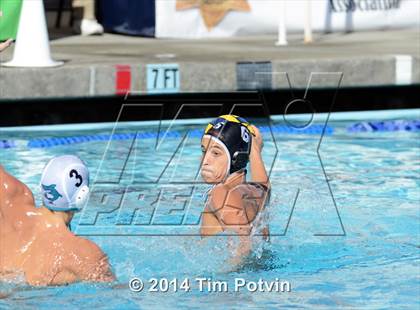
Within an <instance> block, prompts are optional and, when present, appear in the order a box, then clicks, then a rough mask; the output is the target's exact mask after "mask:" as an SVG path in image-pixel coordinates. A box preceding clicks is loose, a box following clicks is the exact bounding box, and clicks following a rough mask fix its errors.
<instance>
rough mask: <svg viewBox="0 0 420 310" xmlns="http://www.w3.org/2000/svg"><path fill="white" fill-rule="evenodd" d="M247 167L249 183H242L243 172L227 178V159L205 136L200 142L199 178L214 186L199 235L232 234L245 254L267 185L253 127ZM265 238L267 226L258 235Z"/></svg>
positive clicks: (219, 147)
mask: <svg viewBox="0 0 420 310" xmlns="http://www.w3.org/2000/svg"><path fill="white" fill-rule="evenodd" d="M254 131H255V132H256V136H255V137H253V141H252V147H251V153H250V166H251V167H250V168H251V181H252V182H255V183H259V184H261V185H263V186H259V185H258V184H250V183H247V182H246V179H245V173H244V171H242V170H240V171H237V172H235V173H232V174H231V175H229V176H227V168H228V165H229V162H228V156H227V154H226V152H225V150H224V149H223V147H221V146H220V145H219V143H217V142H215V141H214V140H211V139H210V138H208V137H203V138H202V140H201V148H202V152H203V158H202V164H201V176H202V178H203V180H204V181H205V182H206V183H210V184H214V187H213V188H212V190H211V191H210V192H209V194H208V199H207V204H206V206H205V209H204V211H203V213H202V215H203V216H202V224H201V230H200V232H201V235H202V236H210V235H215V234H218V233H220V232H223V231H229V232H233V233H236V234H238V235H239V236H240V238H241V239H242V241H243V247H242V248H243V251H244V252H249V250H250V242H249V235H250V233H251V230H252V228H253V224H254V220H255V219H256V216H257V214H258V213H259V212H260V211H261V210H262V209H263V208H264V205H265V203H266V200H267V197H268V193H269V191H270V183H269V181H268V177H267V174H266V171H265V168H264V163H263V161H262V157H261V149H262V137H261V134H260V133H259V131H258V129H257V128H256V127H255V126H254ZM260 233H262V234H263V235H265V236H266V237H268V226H266V227H265V228H263V229H262V231H261V232H260Z"/></svg>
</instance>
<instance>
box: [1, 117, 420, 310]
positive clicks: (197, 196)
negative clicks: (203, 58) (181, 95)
mask: <svg viewBox="0 0 420 310" xmlns="http://www.w3.org/2000/svg"><path fill="white" fill-rule="evenodd" d="M406 114H407V115H406V116H404V118H406V119H420V112H419V110H414V111H411V112H410V113H406ZM358 117H359V119H360V118H361V119H365V120H372V119H373V118H371V115H366V116H364V115H363V113H362V114H359V115H358ZM388 118H392V112H391V113H389V114H388ZM273 119H274V121H273V124H272V126H274V127H275V126H280V125H281V126H283V125H285V123H284V120H283V119H282V118H273ZM336 119H338V118H336ZM399 119H401V118H399ZM324 122H325V118H324V119H322V118H318V119H317V118H316V119H315V123H314V124H313V125H312V126H321V127H322V126H323V125H324ZM352 123H354V120H351V118H350V119H348V120H345V119H344V120H335V118H334V117H332V118H331V120H330V121H329V123H328V126H329V127H328V128H329V130H328V131H327V132H326V134H325V135H324V136H323V138H322V143H321V144H319V143H320V138H321V134H320V132H316V131H315V132H313V133H308V132H306V133H301V134H300V133H299V132H295V131H293V132H289V133H287V132H284V131H279V130H273V131H272V132H271V131H270V130H269V128H268V127H267V128H265V129H264V130H263V135H264V150H263V158H264V161H265V164H266V167H267V169H268V170H269V171H270V179H271V183H272V195H271V200H270V204H269V205H268V207H267V210H268V214H267V217H268V220H269V225H270V230H271V234H272V236H271V240H270V243H263V242H261V240H260V239H259V238H258V236H255V237H254V239H255V240H254V249H253V253H252V255H251V256H250V257H249V258H247V259H246V261H244V262H242V263H241V264H240V265H235V264H233V263H232V257H234V249H235V247H237V240H236V237H235V236H229V235H226V234H222V235H219V236H217V237H212V238H206V239H204V240H202V239H201V238H200V237H199V236H198V230H199V220H200V217H199V216H200V212H201V211H202V209H203V205H204V203H205V197H206V195H205V194H206V191H207V190H208V188H209V186H208V185H205V184H202V183H201V180H200V177H199V174H198V171H199V164H200V156H201V150H200V138H199V135H197V134H191V133H193V132H194V130H198V129H200V130H201V129H202V128H203V127H204V125H205V121H203V122H201V123H200V121H196V122H195V123H194V122H191V123H188V124H186V123H181V122H180V123H179V124H178V123H175V124H172V127H171V128H170V130H171V131H174V130H175V131H176V132H177V133H179V135H167V136H165V137H164V135H161V138H160V139H159V140H158V141H156V139H154V138H153V137H146V135H143V136H142V137H143V138H138V139H115V140H111V141H100V140H95V141H87V142H81V143H71V144H66V145H56V146H50V147H32V148H31V147H28V141H30V140H33V139H36V138H51V137H74V136H86V135H90V136H92V135H105V134H106V135H110V134H112V133H113V131H112V130H113V127H112V126H104V127H103V128H100V127H97V128H95V129H93V128H91V129H88V127H87V126H85V127H84V126H79V127H77V128H76V127H74V128H67V129H66V130H60V129H59V128H60V127H56V129H55V130H51V129H48V128H46V127H39V128H38V129H33V130H30V131H29V130H5V129H3V130H2V129H0V140H2V139H8V140H12V141H14V147H12V148H7V149H0V163H1V164H2V165H3V166H4V167H5V168H6V170H8V171H9V172H10V173H11V174H13V175H15V176H16V177H17V178H18V179H20V180H21V181H23V182H24V183H26V184H27V185H28V186H29V187H30V188H31V190H33V192H34V195H35V196H36V197H37V198H36V201H37V203H38V204H39V203H40V200H39V193H40V191H39V186H38V184H39V179H40V176H41V172H42V169H43V167H44V165H45V163H46V162H47V161H48V160H49V159H50V158H51V157H52V156H56V155H62V154H77V155H78V156H79V157H81V158H82V159H83V160H84V161H85V162H86V163H87V165H88V166H89V168H90V171H91V188H92V195H91V198H90V200H89V202H88V204H87V205H86V206H85V209H84V211H82V212H81V213H79V214H78V215H77V216H76V217H75V219H74V220H73V222H72V230H73V231H75V232H76V234H79V235H82V236H84V237H86V238H89V239H91V240H92V241H94V242H96V243H97V244H98V245H99V246H100V247H101V248H102V249H103V250H104V252H105V253H107V255H108V256H109V259H110V263H111V265H112V268H113V271H114V272H115V274H116V277H117V281H116V282H115V283H112V284H92V283H77V284H72V285H68V286H63V287H47V288H33V287H29V286H26V285H24V284H16V283H4V282H3V283H0V308H1V309H3V308H5V309H7V308H19V309H25V308H34V307H36V308H40V309H46V308H51V307H52V308H74V307H81V306H83V307H86V308H91V307H97V308H106V309H108V308H109V309H129V308H140V309H148V308H175V307H185V308H198V307H210V308H227V309H240V308H263V309H277V308H279V307H281V306H283V307H291V308H299V309H301V308H307V309H313V308H319V309H325V308H331V309H336V308H352V309H354V308H357V309H385V308H390V309H400V308H405V309H414V308H416V307H418V301H419V292H420V285H419V283H420V282H419V277H420V264H419V258H420V251H419V239H418V238H419V233H420V222H419V216H420V209H419V202H420V190H419V188H420V186H419V185H420V179H419V176H420V155H419V154H420V144H419V141H420V139H419V138H420V133H419V132H418V131H417V132H407V131H397V132H364V133H357V132H350V131H348V130H347V128H348V127H349V126H350V125H351V124H352ZM258 125H260V126H267V124H264V123H260V124H258ZM165 126H166V127H165ZM114 129H115V130H114V134H117V133H135V134H136V133H137V134H139V133H144V132H153V131H155V132H156V131H157V130H158V126H157V125H156V124H153V123H148V124H141V123H139V124H137V125H136V124H124V123H121V124H118V125H117V126H116V127H115V128H114ZM165 129H168V127H167V125H164V126H163V130H164V131H165ZM318 146H319V153H318V152H317V149H318ZM130 149H131V152H130ZM128 154H129V156H128ZM320 159H321V160H322V165H321V161H320ZM323 169H324V170H325V173H324V170H323ZM327 181H328V182H327ZM133 277H138V278H141V279H143V280H147V279H149V278H167V279H168V280H171V279H174V278H177V279H178V280H181V281H182V279H184V278H189V279H191V290H190V291H188V292H185V291H182V290H179V291H178V292H173V291H172V290H169V292H148V291H147V289H148V285H147V284H146V288H145V290H144V291H142V292H137V293H136V292H132V291H130V289H129V287H128V282H129V280H130V279H131V278H133ZM197 277H206V278H212V279H214V280H222V281H227V282H228V283H229V284H231V285H232V284H233V282H234V281H235V278H244V279H246V280H249V281H258V280H259V279H260V278H261V279H263V280H266V281H273V280H275V279H276V278H277V279H279V280H281V281H288V282H289V283H290V285H291V292H258V291H257V292H248V291H246V290H241V291H239V292H233V291H232V290H230V291H228V292H221V293H210V292H206V291H204V292H200V291H199V288H198V285H196V284H195V283H194V281H193V280H194V279H195V278H197ZM231 285H230V286H229V288H230V287H233V285H232V286H231Z"/></svg>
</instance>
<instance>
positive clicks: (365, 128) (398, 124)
mask: <svg viewBox="0 0 420 310" xmlns="http://www.w3.org/2000/svg"><path fill="white" fill-rule="evenodd" d="M347 131H348V132H374V131H384V132H385V131H420V120H392V121H372V122H359V123H355V124H352V125H350V126H348V127H347Z"/></svg>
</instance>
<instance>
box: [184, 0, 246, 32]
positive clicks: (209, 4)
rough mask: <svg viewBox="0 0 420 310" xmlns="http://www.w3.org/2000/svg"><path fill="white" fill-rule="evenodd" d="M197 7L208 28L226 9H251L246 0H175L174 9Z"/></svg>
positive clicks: (214, 23)
mask: <svg viewBox="0 0 420 310" xmlns="http://www.w3.org/2000/svg"><path fill="white" fill-rule="evenodd" d="M196 7H198V8H199V9H200V13H201V17H202V18H203V21H204V24H205V25H206V27H207V29H208V30H211V29H212V28H214V27H215V26H216V25H217V24H218V23H220V21H221V20H222V19H223V17H225V15H226V14H227V12H228V11H231V10H235V11H245V12H249V11H251V8H250V6H249V4H248V2H247V0H176V10H177V11H179V10H187V9H192V8H196Z"/></svg>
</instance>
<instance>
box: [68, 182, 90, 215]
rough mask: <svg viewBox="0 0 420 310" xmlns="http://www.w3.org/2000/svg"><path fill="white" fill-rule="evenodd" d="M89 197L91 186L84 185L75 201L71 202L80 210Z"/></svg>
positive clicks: (76, 195) (77, 193)
mask: <svg viewBox="0 0 420 310" xmlns="http://www.w3.org/2000/svg"><path fill="white" fill-rule="evenodd" d="M88 198H89V187H88V186H86V185H83V186H82V187H81V188H80V189H79V190H78V191H77V192H76V194H75V197H74V201H72V203H71V204H70V206H73V207H74V208H75V209H77V210H80V209H82V208H83V206H84V205H85V204H86V202H87V200H88Z"/></svg>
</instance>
